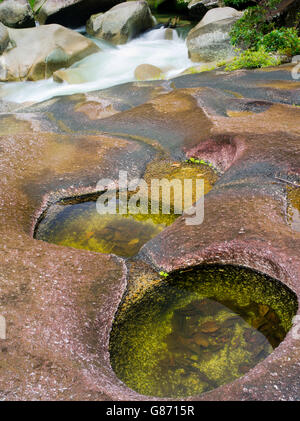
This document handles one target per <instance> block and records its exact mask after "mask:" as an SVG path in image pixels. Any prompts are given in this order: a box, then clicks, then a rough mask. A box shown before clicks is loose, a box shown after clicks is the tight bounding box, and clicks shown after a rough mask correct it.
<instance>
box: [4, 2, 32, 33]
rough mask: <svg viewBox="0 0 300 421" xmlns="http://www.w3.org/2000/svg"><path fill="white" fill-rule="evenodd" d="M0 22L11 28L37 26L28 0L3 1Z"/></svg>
mask: <svg viewBox="0 0 300 421" xmlns="http://www.w3.org/2000/svg"><path fill="white" fill-rule="evenodd" d="M0 22H2V23H3V24H4V25H5V26H9V27H10V28H27V27H31V26H35V21H34V17H33V12H32V9H31V7H30V5H29V3H28V1H27V0H3V1H1V2H0Z"/></svg>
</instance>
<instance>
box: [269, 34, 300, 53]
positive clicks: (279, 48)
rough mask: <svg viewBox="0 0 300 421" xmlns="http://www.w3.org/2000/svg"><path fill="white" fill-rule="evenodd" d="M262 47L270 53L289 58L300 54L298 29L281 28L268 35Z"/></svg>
mask: <svg viewBox="0 0 300 421" xmlns="http://www.w3.org/2000/svg"><path fill="white" fill-rule="evenodd" d="M261 45H262V46H263V47H264V48H265V49H266V51H268V52H279V53H281V54H286V55H288V56H294V55H297V54H300V38H299V37H298V32H297V30H296V28H279V29H274V30H273V31H271V32H269V33H268V34H266V35H265V36H264V37H263V39H262V41H261Z"/></svg>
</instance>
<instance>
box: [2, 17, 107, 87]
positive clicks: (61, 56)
mask: <svg viewBox="0 0 300 421" xmlns="http://www.w3.org/2000/svg"><path fill="white" fill-rule="evenodd" d="M8 33H9V38H10V41H11V43H12V45H13V46H14V48H11V49H9V50H6V51H5V52H4V53H3V54H2V55H1V58H0V81H2V82H5V81H19V80H31V81H34V80H40V79H46V78H49V77H50V76H51V75H52V74H53V72H55V71H56V70H58V69H61V68H65V67H69V66H71V65H72V64H73V63H75V62H76V61H79V60H81V59H83V58H84V57H86V56H88V55H90V54H93V53H96V52H98V51H100V49H99V47H98V46H97V45H96V44H95V43H94V42H92V41H91V40H89V39H88V38H86V37H84V36H82V35H80V34H79V33H77V32H75V31H72V30H70V29H67V28H64V27H62V26H60V25H55V24H53V25H45V26H40V27H37V28H27V29H10V28H9V29H8Z"/></svg>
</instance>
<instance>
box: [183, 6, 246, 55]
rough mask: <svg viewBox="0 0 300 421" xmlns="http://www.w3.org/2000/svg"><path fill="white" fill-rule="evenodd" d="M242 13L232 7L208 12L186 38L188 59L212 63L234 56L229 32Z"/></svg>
mask: <svg viewBox="0 0 300 421" xmlns="http://www.w3.org/2000/svg"><path fill="white" fill-rule="evenodd" d="M242 15H243V12H239V11H237V10H235V9H233V8H232V7H220V8H216V9H211V10H209V11H208V12H207V13H206V15H205V16H204V17H203V19H202V20H201V21H200V22H199V23H198V25H197V26H195V28H193V29H192V30H191V31H190V32H189V34H188V37H187V47H188V51H189V57H190V58H191V60H192V61H195V62H212V61H216V60H223V59H228V58H229V57H232V56H233V55H234V50H233V47H232V45H231V44H230V36H229V32H230V30H231V28H232V26H233V25H234V23H235V22H236V21H237V20H238V19H240V18H241V17H242Z"/></svg>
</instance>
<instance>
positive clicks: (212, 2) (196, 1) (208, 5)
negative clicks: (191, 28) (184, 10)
mask: <svg viewBox="0 0 300 421" xmlns="http://www.w3.org/2000/svg"><path fill="white" fill-rule="evenodd" d="M220 3H221V2H220V1H218V0H192V1H190V2H189V4H188V10H189V15H190V16H191V17H192V18H197V19H202V18H203V16H204V15H205V14H206V13H207V12H208V10H210V9H213V8H215V7H219V6H221V4H220Z"/></svg>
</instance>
